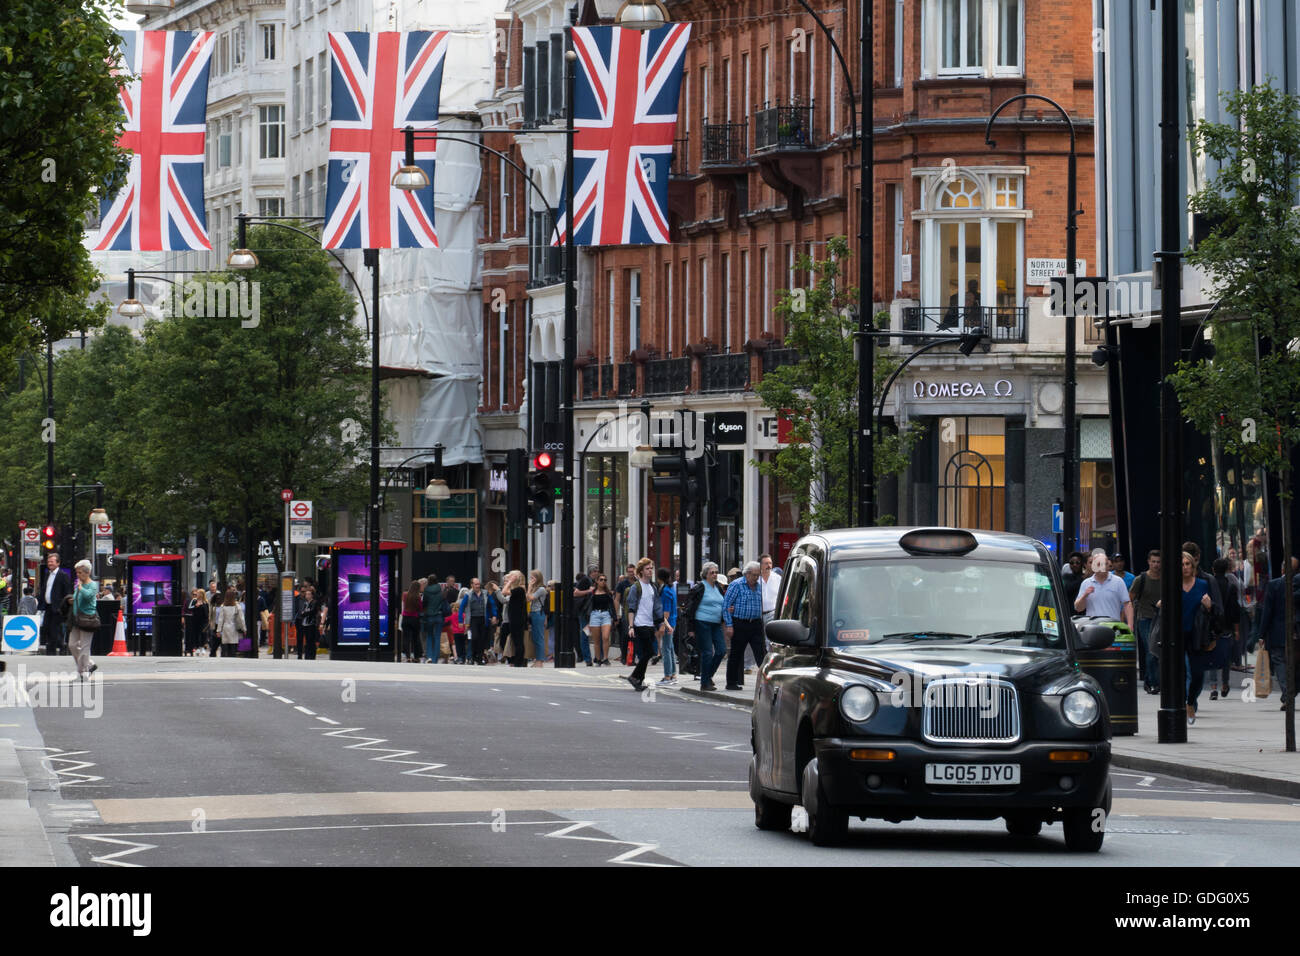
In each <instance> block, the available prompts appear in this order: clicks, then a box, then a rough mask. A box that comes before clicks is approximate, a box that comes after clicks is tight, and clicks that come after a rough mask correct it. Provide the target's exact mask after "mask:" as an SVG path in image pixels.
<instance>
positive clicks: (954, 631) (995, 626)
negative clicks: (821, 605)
mask: <svg viewBox="0 0 1300 956" xmlns="http://www.w3.org/2000/svg"><path fill="white" fill-rule="evenodd" d="M829 597H830V618H829V621H830V627H829V629H828V630H829V634H828V636H829V638H830V644H831V646H839V647H852V646H855V645H866V644H885V643H889V644H894V643H907V644H911V643H920V642H957V643H969V644H976V643H978V644H1000V645H1003V646H1022V647H1025V646H1027V647H1042V648H1053V649H1060V650H1064V649H1065V638H1064V635H1063V634H1062V630H1061V618H1062V616H1061V611H1060V608H1059V607H1058V606H1057V601H1056V596H1055V593H1054V592H1053V590H1052V579H1051V576H1050V574H1049V571H1048V568H1047V566H1046V565H1045V564H1040V563H1032V562H1024V563H1020V562H1007V561H978V560H971V559H970V558H960V559H954V558H943V557H914V558H905V559H902V560H899V559H890V560H879V561H848V560H842V561H836V562H832V564H831V569H830V595H829Z"/></svg>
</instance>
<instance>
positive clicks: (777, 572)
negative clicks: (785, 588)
mask: <svg viewBox="0 0 1300 956" xmlns="http://www.w3.org/2000/svg"><path fill="white" fill-rule="evenodd" d="M758 569H759V570H758V580H759V582H760V587H762V589H763V623H764V624H766V623H767V622H768V621H770V620H772V617H773V615H775V614H776V596H777V594H779V593H780V591H781V569H780V568H778V567H774V566H773V564H772V556H771V555H770V554H760V555H759V556H758Z"/></svg>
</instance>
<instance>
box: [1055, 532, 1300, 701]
mask: <svg viewBox="0 0 1300 956" xmlns="http://www.w3.org/2000/svg"><path fill="white" fill-rule="evenodd" d="M1179 564H1180V566H1179V569H1178V577H1179V587H1180V589H1181V593H1182V637H1183V647H1184V654H1185V660H1184V673H1185V674H1186V677H1185V683H1186V694H1187V720H1188V723H1189V724H1195V723H1196V715H1197V711H1198V708H1199V706H1200V700H1201V695H1202V694H1203V693H1204V692H1205V691H1206V690H1207V689H1208V691H1209V699H1210V700H1212V701H1214V700H1221V699H1226V698H1227V697H1228V696H1229V694H1231V693H1232V692H1233V686H1232V683H1233V673H1234V672H1236V673H1238V674H1244V673H1247V672H1250V671H1251V670H1252V668H1251V667H1249V666H1247V663H1248V660H1249V658H1248V655H1250V654H1252V653H1255V652H1256V651H1258V653H1257V654H1256V657H1255V663H1254V667H1253V671H1254V675H1253V676H1254V679H1255V684H1256V687H1257V689H1258V690H1262V692H1263V694H1267V693H1268V692H1269V689H1270V684H1276V685H1278V687H1279V688H1280V689H1281V692H1282V696H1283V701H1284V703H1283V705H1282V707H1283V709H1285V708H1286V704H1285V699H1286V694H1287V689H1288V687H1293V686H1294V685H1295V681H1296V674H1290V675H1288V674H1287V672H1286V663H1285V646H1286V642H1285V633H1286V625H1285V621H1284V617H1285V613H1284V606H1285V600H1284V599H1285V586H1286V579H1285V578H1284V577H1281V576H1279V577H1277V578H1273V579H1272V580H1270V579H1269V577H1268V572H1269V554H1268V531H1267V529H1265V528H1260V529H1259V530H1258V531H1257V532H1256V533H1255V535H1254V537H1252V538H1251V539H1250V540H1249V541H1248V542H1247V544H1246V548H1245V553H1244V554H1239V553H1238V550H1237V548H1235V547H1229V548H1228V549H1227V553H1226V554H1223V555H1222V556H1220V557H1218V558H1216V559H1214V560H1213V561H1212V562H1210V564H1209V569H1208V570H1206V569H1205V567H1204V566H1203V564H1202V555H1201V549H1200V547H1199V546H1198V545H1197V544H1196V542H1195V541H1185V542H1183V545H1182V553H1181V560H1180V563H1179ZM1292 566H1293V567H1294V568H1297V569H1300V559H1297V558H1292ZM1085 567H1086V568H1087V569H1088V570H1089V571H1091V572H1092V574H1091V575H1087V576H1085V573H1084V569H1085ZM1161 571H1162V569H1161V554H1160V551H1159V550H1158V549H1152V550H1151V551H1150V552H1148V554H1147V567H1146V570H1144V571H1142V572H1140V573H1138V574H1137V575H1134V574H1132V573H1130V572H1129V571H1127V570H1126V568H1125V561H1124V557H1123V556H1122V555H1119V554H1114V555H1107V554H1106V553H1105V551H1103V550H1101V549H1097V550H1094V551H1093V552H1092V553H1091V554H1090V555H1085V554H1083V553H1082V552H1079V551H1076V552H1073V553H1072V554H1071V555H1070V556H1069V558H1068V560H1067V562H1066V564H1065V566H1064V567H1063V568H1062V574H1061V577H1062V581H1063V583H1064V584H1065V588H1066V594H1067V596H1068V597H1069V598H1070V600H1071V601H1072V602H1073V603H1074V608H1075V611H1076V613H1084V614H1088V615H1092V616H1097V617H1104V618H1108V619H1110V620H1115V621H1123V622H1124V623H1126V624H1127V625H1128V626H1129V628H1130V629H1132V630H1134V631H1135V632H1136V635H1137V645H1138V648H1137V649H1138V675H1139V680H1141V682H1142V686H1143V689H1144V690H1145V691H1146V692H1147V693H1148V694H1159V693H1160V662H1161V658H1162V656H1163V654H1164V651H1165V648H1166V647H1168V646H1170V645H1171V644H1172V642H1171V641H1167V640H1165V639H1164V637H1163V635H1162V634H1161V626H1160V608H1161V597H1160V589H1161ZM1294 593H1295V595H1296V606H1297V608H1298V609H1300V574H1297V575H1296V577H1295V591H1294ZM1297 670H1298V671H1300V662H1298V664H1297ZM1239 680H1240V679H1239ZM1258 690H1257V692H1258Z"/></svg>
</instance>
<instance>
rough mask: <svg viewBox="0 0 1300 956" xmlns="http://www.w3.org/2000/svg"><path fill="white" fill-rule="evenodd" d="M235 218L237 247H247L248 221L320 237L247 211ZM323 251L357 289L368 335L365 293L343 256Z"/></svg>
mask: <svg viewBox="0 0 1300 956" xmlns="http://www.w3.org/2000/svg"><path fill="white" fill-rule="evenodd" d="M235 218H236V219H238V220H239V248H241V249H247V248H248V224H249V223H250V222H254V223H256V224H257V225H259V226H275V227H276V228H277V229H287V230H289V232H296V233H297V234H298V235H300V236H306V237H307V238H308V239H313V240H315V239H319V238H320V237H319V236H313V235H312V234H311V233H310V232H308V231H307V230H305V229H299V228H298V227H297V226H288V225H285V224H284V223H282V222H279V221H278V220H275V219H264V218H262V217H261V216H250V215H248V214H247V213H243V212H241V213H240V214H239V215H238V216H236V217H235ZM299 218H300V219H313V220H315V221H317V222H323V220H322V219H321V218H320V217H319V216H300V217H299ZM325 251H326V252H328V253H329V254H330V255H332V256H333V257H334V261H335V262H337V263H338V264H339V268H340V269H342V270H343V271H344V272H346V273H347V274H348V278H349V279H351V280H352V288H354V289H356V290H357V298H358V299H359V300H360V301H361V312H362V314H364V315H365V317H366V335H369V334H370V309H369V308H367V307H366V294H365V293H364V292H363V291H361V286H359V285H358V284H357V277H356V276H354V275H353V274H352V270H351V269H349V268H348V264H347V263H346V262H344V261H343V257H342V256H340V255H339V254H338V253H337V252H335V251H334V250H333V249H325Z"/></svg>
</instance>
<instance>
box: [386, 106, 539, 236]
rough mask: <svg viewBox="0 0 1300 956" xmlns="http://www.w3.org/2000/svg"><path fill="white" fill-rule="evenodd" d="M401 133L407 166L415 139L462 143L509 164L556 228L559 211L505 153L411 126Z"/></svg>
mask: <svg viewBox="0 0 1300 956" xmlns="http://www.w3.org/2000/svg"><path fill="white" fill-rule="evenodd" d="M402 132H403V133H405V134H406V156H405V158H404V160H403V162H404V163H405V164H406V165H407V166H414V165H415V141H416V139H417V138H418V139H439V140H444V141H446V142H449V143H464V144H465V145H466V146H474V147H476V148H478V149H480V150H482V151H483V152H485V153H491V154H492V155H493V156H495V157H497V158H498V159H500V160H503V161H504V162H506V163H509V164H510V167H511V168H512V169H513V170H514V171H515V172H517V173H518V174H519V175H520V176H522V177H523V180H524V182H525V183H527V184H528V185H529V186H531V187H532V189H533V191H534V192H536V193H537V195H538V196H539V197H541V200H542V205H543V206H545V207H546V211H547V212H549V213H550V214H551V222H553V223H555V224H556V225H557V226H558V224H559V221H560V213H559V210H558V209H556V207H555V206H552V205H551V204H550V203H549V202H547V201H546V193H544V192H542V187H540V186H538V185H537V183H536V182H534V181H533V177H532V176H531V175H530V174H529V173H528V171H527V170H525V169H524V168H523V167H522V166H520V165H519V164H518V163H516V162H515V161H514V160H513V159H511V158H510V157H509V156H507V155H506V154H505V153H503V152H501V151H500V150H495V149H493V148H492V147H491V146H487V145H485V144H483V143H480V142H479V141H478V140H474V139H465V138H464V137H461V136H451V135H448V134H446V133H438V134H436V135H435V134H433V133H424V134H421V133H417V132H416V130H415V127H413V126H407V127H406V128H405V129H403V130H402Z"/></svg>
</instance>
